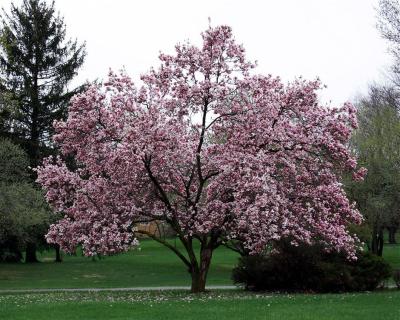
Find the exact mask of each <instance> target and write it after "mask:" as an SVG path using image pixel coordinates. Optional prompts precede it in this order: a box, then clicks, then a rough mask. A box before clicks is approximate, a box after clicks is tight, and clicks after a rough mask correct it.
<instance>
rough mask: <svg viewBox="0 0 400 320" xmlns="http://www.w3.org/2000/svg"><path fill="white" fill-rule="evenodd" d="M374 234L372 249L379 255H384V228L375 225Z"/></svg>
mask: <svg viewBox="0 0 400 320" xmlns="http://www.w3.org/2000/svg"><path fill="white" fill-rule="evenodd" d="M373 231H374V232H373V234H372V243H371V251H372V253H374V254H376V255H377V256H380V257H382V253H383V228H377V227H374V230H373Z"/></svg>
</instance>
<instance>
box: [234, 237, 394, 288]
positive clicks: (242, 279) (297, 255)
mask: <svg viewBox="0 0 400 320" xmlns="http://www.w3.org/2000/svg"><path fill="white" fill-rule="evenodd" d="M390 275H391V268H390V265H389V264H388V263H386V262H385V261H384V260H383V259H382V258H380V257H377V256H375V255H372V254H370V253H361V254H359V255H358V259H357V261H348V260H347V259H346V258H345V257H344V256H343V255H341V254H338V253H330V254H329V253H325V252H323V251H322V250H321V248H320V247H318V246H305V245H304V246H299V247H294V246H289V245H287V244H285V245H281V248H280V252H279V253H276V254H265V255H257V256H246V257H242V258H240V260H239V264H238V266H237V267H236V268H235V269H234V270H233V273H232V278H233V280H234V282H235V283H236V284H240V285H243V286H244V287H245V288H246V289H247V290H252V291H310V290H311V291H315V292H344V291H365V290H374V289H376V288H377V286H378V285H379V284H380V283H381V282H382V281H383V280H385V279H387V278H389V277H390Z"/></svg>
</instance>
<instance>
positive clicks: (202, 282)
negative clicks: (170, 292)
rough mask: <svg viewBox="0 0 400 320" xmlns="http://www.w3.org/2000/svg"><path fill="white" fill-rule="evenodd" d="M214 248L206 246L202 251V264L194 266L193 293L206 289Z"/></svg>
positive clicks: (192, 274)
mask: <svg viewBox="0 0 400 320" xmlns="http://www.w3.org/2000/svg"><path fill="white" fill-rule="evenodd" d="M212 253H213V251H212V249H210V248H205V249H201V251H200V266H192V269H191V272H190V273H191V276H192V287H191V292H192V293H199V292H205V291H206V281H207V274H208V270H209V268H210V262H211V257H212Z"/></svg>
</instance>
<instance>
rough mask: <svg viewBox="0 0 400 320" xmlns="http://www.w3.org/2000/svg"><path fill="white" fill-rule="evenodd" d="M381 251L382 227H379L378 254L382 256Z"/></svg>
mask: <svg viewBox="0 0 400 320" xmlns="http://www.w3.org/2000/svg"><path fill="white" fill-rule="evenodd" d="M382 253H383V229H382V228H381V229H380V230H379V233H378V256H380V257H382Z"/></svg>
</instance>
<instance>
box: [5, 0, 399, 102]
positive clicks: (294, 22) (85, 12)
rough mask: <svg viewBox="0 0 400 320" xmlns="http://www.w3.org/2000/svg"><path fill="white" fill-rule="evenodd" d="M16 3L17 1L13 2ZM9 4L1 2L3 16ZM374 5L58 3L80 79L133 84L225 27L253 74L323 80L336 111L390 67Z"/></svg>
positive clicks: (337, 0)
mask: <svg viewBox="0 0 400 320" xmlns="http://www.w3.org/2000/svg"><path fill="white" fill-rule="evenodd" d="M12 2H13V3H15V4H17V5H18V4H19V3H21V1H20V0H14V1H12ZM10 3H11V1H10V0H0V5H1V6H2V7H4V8H5V9H6V10H7V9H8V7H9V5H10ZM377 5H378V2H377V0H279V1H278V0H264V1H262V0H259V1H255V0H254V1H252V0H247V1H235V0H226V1H225V0H197V1H190V0H186V1H185V0H168V1H166V0H165V1H163V0H141V1H133V0H132V1H129V0H56V7H57V9H58V10H59V11H60V13H61V15H63V16H64V18H65V22H66V25H67V34H68V36H69V37H72V38H77V39H78V40H79V41H81V42H82V41H86V45H87V59H86V62H85V65H84V66H83V68H82V69H81V70H80V72H79V76H78V78H77V81H79V82H82V81H85V80H94V79H96V78H99V79H102V78H105V77H106V75H107V72H108V69H109V68H112V69H114V70H119V69H121V68H122V67H124V68H125V69H126V70H127V72H128V74H130V75H131V76H132V77H133V78H134V79H138V76H139V75H140V74H142V73H145V72H146V71H147V70H148V69H149V68H150V66H157V65H158V61H157V59H158V58H157V57H158V53H159V52H160V51H163V52H166V53H171V52H172V51H173V49H174V45H175V44H176V43H177V42H183V41H185V40H186V39H190V40H191V41H192V42H194V43H196V44H199V43H200V41H201V38H200V33H201V32H202V31H203V30H205V29H206V28H207V27H208V17H210V18H211V24H212V25H214V26H215V25H219V24H227V25H230V26H231V27H232V28H233V32H234V35H235V38H236V40H237V41H238V42H239V43H242V44H243V45H244V46H245V48H246V50H247V56H248V58H249V59H251V60H257V61H258V68H257V70H256V72H257V73H265V74H266V73H271V74H273V75H279V76H281V77H282V78H283V79H284V80H285V81H289V80H291V79H293V78H294V77H296V76H300V75H302V76H304V77H305V78H310V79H314V78H316V77H317V76H318V77H320V79H321V80H322V82H323V83H324V84H326V85H327V86H328V88H327V89H325V90H324V91H323V92H322V93H321V97H322V100H323V101H324V102H328V103H329V102H330V101H331V102H332V105H338V104H341V103H343V102H344V101H347V100H350V101H352V100H353V99H354V98H355V97H357V96H358V95H360V94H363V93H365V92H367V88H368V84H371V83H372V82H374V81H376V82H384V81H385V79H386V76H385V74H386V73H387V70H388V68H389V66H390V63H391V57H390V55H389V54H388V53H387V43H386V42H385V41H384V40H382V39H381V38H380V36H379V33H378V31H377V30H376V28H375V24H376V11H375V7H376V6H377Z"/></svg>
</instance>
